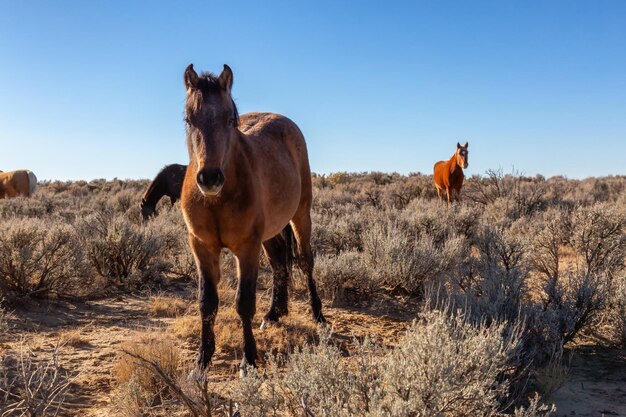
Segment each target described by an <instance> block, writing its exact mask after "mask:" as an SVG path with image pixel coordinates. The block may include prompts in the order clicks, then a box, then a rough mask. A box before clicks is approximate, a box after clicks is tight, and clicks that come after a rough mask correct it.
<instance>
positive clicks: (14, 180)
mask: <svg viewBox="0 0 626 417" xmlns="http://www.w3.org/2000/svg"><path fill="white" fill-rule="evenodd" d="M36 189H37V177H36V176H35V174H33V172H32V171H30V170H27V169H20V170H17V171H9V172H2V171H0V198H13V197H20V196H24V197H30V196H32V195H33V193H34V192H35V190H36Z"/></svg>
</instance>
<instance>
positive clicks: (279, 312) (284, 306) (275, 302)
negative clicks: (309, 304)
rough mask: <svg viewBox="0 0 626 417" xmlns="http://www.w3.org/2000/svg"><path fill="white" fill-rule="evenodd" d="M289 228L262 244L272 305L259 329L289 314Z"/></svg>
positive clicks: (290, 235) (291, 233) (290, 234)
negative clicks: (266, 259) (267, 264)
mask: <svg viewBox="0 0 626 417" xmlns="http://www.w3.org/2000/svg"><path fill="white" fill-rule="evenodd" d="M292 236H293V231H292V230H291V226H290V225H287V227H285V230H284V231H283V233H281V234H278V235H276V236H274V237H273V238H271V239H269V240H267V241H265V242H263V250H264V251H265V255H266V256H267V258H268V260H269V262H270V266H271V267H272V281H273V282H272V284H273V286H272V304H271V305H270V309H269V310H268V312H267V314H265V317H263V322H262V323H261V329H263V328H265V327H266V326H268V325H270V324H271V323H275V322H277V321H278V320H279V319H280V318H281V317H282V316H286V315H287V314H288V313H289V307H288V304H289V275H290V273H291V257H292V254H291V251H290V246H291V245H290V243H291V238H292Z"/></svg>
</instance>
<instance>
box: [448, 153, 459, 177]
mask: <svg viewBox="0 0 626 417" xmlns="http://www.w3.org/2000/svg"><path fill="white" fill-rule="evenodd" d="M448 168H449V169H450V173H451V174H452V173H453V172H455V171H458V170H461V169H462V168H461V166H460V165H459V164H458V163H457V162H456V152H455V153H454V155H452V158H450V160H449V161H448Z"/></svg>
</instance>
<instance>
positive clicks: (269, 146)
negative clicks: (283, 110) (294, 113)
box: [240, 113, 311, 183]
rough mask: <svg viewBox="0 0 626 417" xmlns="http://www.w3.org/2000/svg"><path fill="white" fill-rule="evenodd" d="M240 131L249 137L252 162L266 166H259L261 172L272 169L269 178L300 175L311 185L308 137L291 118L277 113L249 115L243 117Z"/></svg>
mask: <svg viewBox="0 0 626 417" xmlns="http://www.w3.org/2000/svg"><path fill="white" fill-rule="evenodd" d="M240 130H241V132H242V133H244V134H245V135H246V140H245V141H244V142H245V143H246V145H247V147H248V149H247V151H248V153H249V154H250V156H251V159H252V160H253V161H258V162H260V163H261V165H262V166H258V167H256V168H257V169H258V170H259V171H264V168H265V167H269V168H270V170H269V172H268V173H267V174H268V175H269V176H273V175H274V174H276V173H280V175H287V174H288V175H290V176H293V174H295V173H297V174H299V176H300V177H301V180H304V182H308V183H310V177H311V170H310V166H309V157H308V152H307V147H306V142H305V140H304V135H303V134H302V132H301V131H300V129H299V128H298V126H297V125H296V124H295V123H294V122H293V121H292V120H291V119H289V118H287V117H285V116H282V115H280V114H275V113H247V114H244V115H243V116H241V128H240ZM294 170H295V171H296V172H293V171H294Z"/></svg>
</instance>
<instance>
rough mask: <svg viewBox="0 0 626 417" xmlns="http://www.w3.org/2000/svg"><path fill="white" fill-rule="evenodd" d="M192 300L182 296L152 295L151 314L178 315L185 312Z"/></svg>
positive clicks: (162, 315)
mask: <svg viewBox="0 0 626 417" xmlns="http://www.w3.org/2000/svg"><path fill="white" fill-rule="evenodd" d="M189 307H190V302H189V301H187V300H184V299H183V298H180V297H173V296H168V295H163V294H158V295H153V296H151V297H150V315H152V316H153V317H177V316H180V315H182V314H184V313H185V311H187V309H188V308H189Z"/></svg>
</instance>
